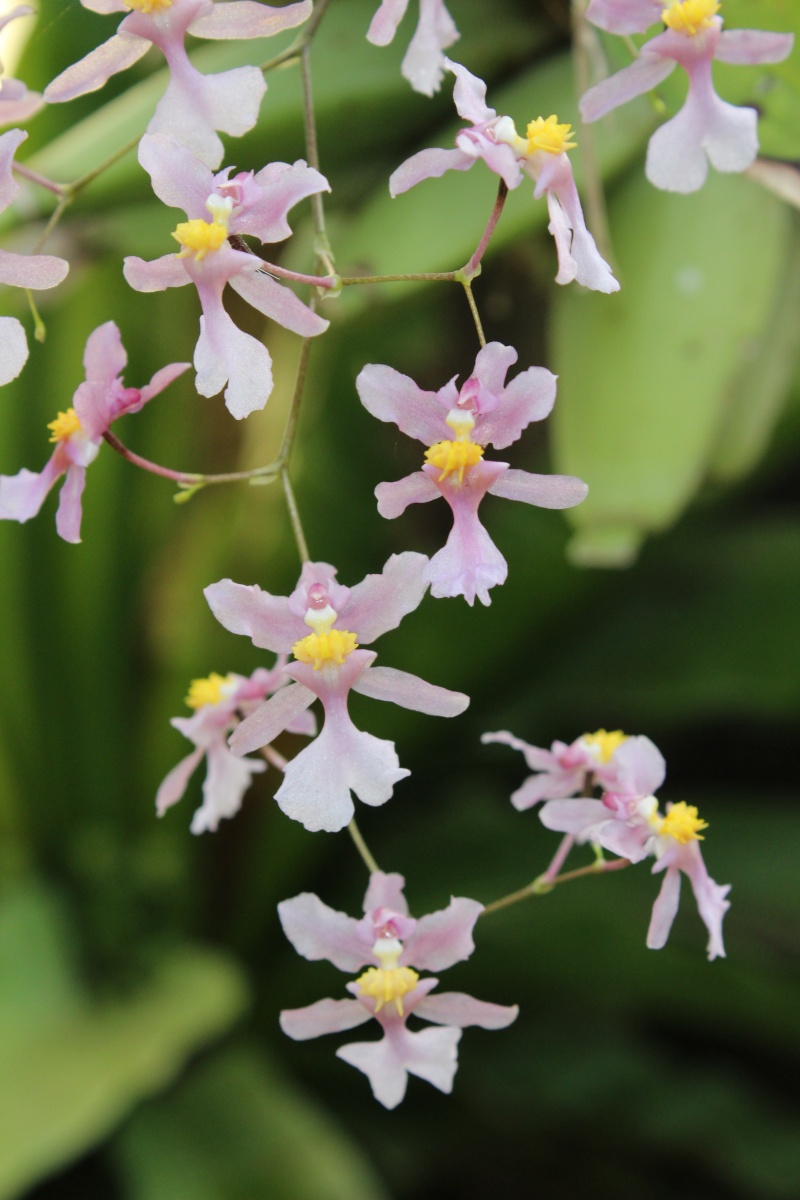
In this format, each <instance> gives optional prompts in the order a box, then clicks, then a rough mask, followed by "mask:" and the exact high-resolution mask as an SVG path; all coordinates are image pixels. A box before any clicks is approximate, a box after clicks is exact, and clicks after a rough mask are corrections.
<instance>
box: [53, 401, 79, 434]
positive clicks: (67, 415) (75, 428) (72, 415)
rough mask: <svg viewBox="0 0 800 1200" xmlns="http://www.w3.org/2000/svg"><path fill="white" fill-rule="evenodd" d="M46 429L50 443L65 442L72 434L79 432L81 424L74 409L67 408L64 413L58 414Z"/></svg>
mask: <svg viewBox="0 0 800 1200" xmlns="http://www.w3.org/2000/svg"><path fill="white" fill-rule="evenodd" d="M47 428H48V429H49V430H50V432H51V434H52V436H51V438H50V441H51V442H66V441H67V439H68V438H70V437H72V435H73V433H78V432H79V431H80V428H81V423H80V421H79V420H78V414H77V413H76V412H75V409H74V408H68V409H67V411H66V412H60V413H59V414H58V416H57V417H56V419H55V421H50V422H49V424H48V426H47Z"/></svg>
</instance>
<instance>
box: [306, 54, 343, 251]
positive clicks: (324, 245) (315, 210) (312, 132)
mask: <svg viewBox="0 0 800 1200" xmlns="http://www.w3.org/2000/svg"><path fill="white" fill-rule="evenodd" d="M300 76H301V79H302V81H303V128H304V130H305V139H306V159H307V161H308V165H309V166H310V167H313V168H314V170H315V171H319V169H320V166H319V144H318V142H317V123H316V118H315V116H314V94H313V90H312V87H311V45H310V42H308V41H306V44H305V45H304V46H303V49H302V51H301V54H300ZM311 215H312V219H313V221H314V231H315V234H316V236H315V238H314V248H315V250H316V252H317V258H318V260H319V261H320V262H321V263H322V266H323V267H324V269H325V271H326V273H327V274H328V275H333V274H335V268H334V265H333V254H332V251H331V246H330V242H329V241H328V234H327V231H326V229H325V207H324V205H323V202H322V193H321V192H315V193H314V194H313V195H312V197H311Z"/></svg>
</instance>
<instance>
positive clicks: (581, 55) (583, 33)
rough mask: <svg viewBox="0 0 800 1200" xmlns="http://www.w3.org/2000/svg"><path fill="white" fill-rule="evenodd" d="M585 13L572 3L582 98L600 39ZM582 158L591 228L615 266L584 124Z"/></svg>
mask: <svg viewBox="0 0 800 1200" xmlns="http://www.w3.org/2000/svg"><path fill="white" fill-rule="evenodd" d="M585 10H586V4H585V3H584V0H572V61H573V66H574V68H575V86H576V88H577V91H578V95H579V96H582V95H583V94H584V93H585V92H588V90H589V87H590V86H591V82H592V79H591V71H590V67H589V57H590V52H591V40H590V39H592V38H596V36H597V34H596V32H595V31H594V30H593V29H592V27H591V26H590V25H589V23H588V21H587V20H586V11H585ZM580 155H581V159H582V161H583V183H584V192H585V195H586V209H587V212H588V213H589V225H590V227H591V230H592V233H593V234H594V239H595V241H596V242H597V247H598V249H599V251H600V253H601V254H602V256H603V258H605V259H607V260H608V261H610V262H611V263H612V265H613V263H614V251H613V248H612V245H611V232H610V230H609V227H608V217H607V215H606V202H605V196H604V194H603V184H602V181H601V179H600V168H599V166H598V163H597V148H596V142H595V136H594V126H592V125H586V124H584V125H583V127H582V129H581V144H580Z"/></svg>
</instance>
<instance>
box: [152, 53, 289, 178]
mask: <svg viewBox="0 0 800 1200" xmlns="http://www.w3.org/2000/svg"><path fill="white" fill-rule="evenodd" d="M266 88H267V85H266V83H265V82H264V76H263V75H262V74H261V72H260V71H259V69H258V67H234V68H233V70H231V71H222V72H221V73H220V74H218V75H201V74H200V72H199V71H198V70H196V69H195V67H193V66H192V64H191V62H190V61H189V59H188V57H186V55H185V53H184V54H183V55H181V56H180V58H178V59H177V60H173V61H171V62H170V82H169V85H168V86H167V90H166V92H165V93H164V95H163V96H162V97H161V99H160V100H159V102H158V105H157V107H156V111H155V113H154V115H153V117H152V118H151V120H150V123H149V125H148V126H147V131H148V133H162V134H167V135H168V136H169V137H172V138H174V139H175V140H176V141H177V142H180V143H181V144H182V145H185V146H187V147H188V149H189V150H191V152H192V153H193V154H195V155H196V156H197V157H198V158H199V159H201V160H202V161H203V162H205V163H207V164H208V165H209V166H210V167H218V166H219V164H220V163H221V162H222V156H223V154H224V146H223V144H222V142H221V140H220V139H219V137H218V136H217V134H216V132H215V131H216V130H221V131H222V132H223V133H228V134H231V135H232V136H233V137H241V136H242V134H245V133H247V132H248V131H249V130H251V129H252V128H253V126H254V125H255V123H256V121H257V120H258V110H259V108H260V106H261V100H262V98H263V96H264V92H265V91H266Z"/></svg>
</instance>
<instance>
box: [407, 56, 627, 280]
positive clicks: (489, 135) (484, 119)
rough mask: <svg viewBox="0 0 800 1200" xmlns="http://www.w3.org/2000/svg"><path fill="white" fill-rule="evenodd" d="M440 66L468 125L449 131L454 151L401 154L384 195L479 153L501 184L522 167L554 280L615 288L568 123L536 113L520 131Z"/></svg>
mask: <svg viewBox="0 0 800 1200" xmlns="http://www.w3.org/2000/svg"><path fill="white" fill-rule="evenodd" d="M445 66H446V67H447V68H448V70H450V71H452V72H453V74H454V75H455V77H456V84H455V88H454V90H453V99H454V101H455V105H456V109H457V111H458V114H459V116H461V117H463V118H464V120H465V121H469V122H471V124H470V126H468V127H467V128H466V129H462V130H461V131H460V133H459V134H458V135H457V136H456V149H455V150H439V149H433V150H421V151H420V152H419V153H418V154H413V155H412V156H411V158H409V159H406V161H405V162H404V163H403V164H402V165H401V166H399V167H398V168H397V170H396V171H395V172H394V174H393V175H392V176H391V178H390V179H389V191H390V192H391V194H392V196H399V195H400V193H401V192H406V191H408V189H409V188H412V187H415V186H416V184H418V183H420V182H421V181H422V180H423V179H438V178H439V176H441V175H444V173H445V171H468V170H469V168H470V167H471V166H473V165H474V164H475V163H476V162H477V161H478V159H479V158H482V159H483V161H484V162H485V163H486V165H487V167H488V168H489V170H490V171H493V172H494V174H495V175H499V176H500V178H501V179H502V180H503V182H504V183H505V185H506V187H508V188H511V189H513V188H516V187H519V185H520V183H522V178H523V173H524V174H526V175H528V176H530V178H531V179H533V180H534V182H535V185H536V186H535V188H534V191H533V196H534V199H535V200H538V199H540V197H542V196H546V197H547V211H548V213H549V215H550V224H549V226H548V229H549V231H550V233H551V234H552V236H553V238H554V240H555V243H556V252H557V254H558V274H557V275H556V283H571V282H572V281H573V280H576V281H577V282H578V283H581V284H583V285H584V287H587V288H591V289H592V290H593V291H596V292H617V291H619V284H618V283H617V281H616V279H615V278H614V276H613V275H612V273H611V268H610V267H609V265H608V263H607V262H606V261H605V259H604V258H603V257H602V256H601V254H600V252H599V250H598V249H597V246H596V245H595V241H594V238H593V237H592V235H591V234H590V233H589V230H588V229H587V228H586V222H585V221H584V219H583V210H582V208H581V202H580V198H579V196H578V189H577V188H576V186H575V180H574V178H573V175H572V166H571V165H570V161H569V158H568V154H567V152H568V151H569V150H572V149H574V147H575V145H576V143H575V142H573V141H571V140H570V139H571V136H572V135H571V126H570V125H565V124H559V122H558V119H557V118H556V117H555V116H550V117H547V118H546V119H545V118H543V117H537V119H536V120H535V121H531V122H530V124H529V125H528V128H527V131H526V136H525V137H524V138H523V137H520V136H519V135H518V134H517V131H516V128H515V126H514V122H513V121H512V120H511V118H510V117H504V116H498V114H497V113H496V112H495V110H494V109H493V108H489V107H488V105H487V104H486V84H485V83H484V82H483V80H482V79H478V78H477V77H476V76H475V75H472V74H471V73H470V72H469V71H468V70H467V69H466V67H462V66H460V64H459V63H454V62H451V61H450V60H449V59H445Z"/></svg>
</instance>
